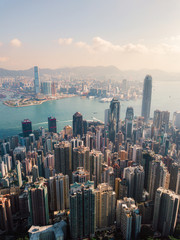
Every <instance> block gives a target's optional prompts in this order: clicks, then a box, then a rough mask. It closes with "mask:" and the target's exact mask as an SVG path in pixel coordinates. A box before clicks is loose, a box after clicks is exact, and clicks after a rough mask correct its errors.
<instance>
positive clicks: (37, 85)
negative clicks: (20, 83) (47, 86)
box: [34, 66, 40, 94]
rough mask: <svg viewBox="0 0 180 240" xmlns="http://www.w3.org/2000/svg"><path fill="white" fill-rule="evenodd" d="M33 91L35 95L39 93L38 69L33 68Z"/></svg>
mask: <svg viewBox="0 0 180 240" xmlns="http://www.w3.org/2000/svg"><path fill="white" fill-rule="evenodd" d="M34 90H35V94H38V93H40V80H39V71H38V67H37V66H35V67H34Z"/></svg>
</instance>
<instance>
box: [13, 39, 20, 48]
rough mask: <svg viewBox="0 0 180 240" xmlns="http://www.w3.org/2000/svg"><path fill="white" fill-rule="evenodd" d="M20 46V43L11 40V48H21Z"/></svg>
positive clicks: (17, 40) (16, 40)
mask: <svg viewBox="0 0 180 240" xmlns="http://www.w3.org/2000/svg"><path fill="white" fill-rule="evenodd" d="M21 45H22V42H21V41H20V40H19V39H17V38H14V39H12V40H11V46H13V47H21Z"/></svg>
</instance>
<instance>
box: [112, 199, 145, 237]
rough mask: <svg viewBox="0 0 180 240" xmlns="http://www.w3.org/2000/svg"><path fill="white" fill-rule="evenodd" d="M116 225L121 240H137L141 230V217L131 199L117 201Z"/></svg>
mask: <svg viewBox="0 0 180 240" xmlns="http://www.w3.org/2000/svg"><path fill="white" fill-rule="evenodd" d="M116 223H117V227H118V228H120V230H121V232H122V235H123V239H125V240H131V239H139V234H140V230H141V215H140V213H139V209H138V207H137V206H136V205H135V201H134V199H132V198H124V199H123V200H118V201H117V207H116Z"/></svg>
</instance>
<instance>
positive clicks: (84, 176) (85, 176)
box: [72, 167, 90, 183]
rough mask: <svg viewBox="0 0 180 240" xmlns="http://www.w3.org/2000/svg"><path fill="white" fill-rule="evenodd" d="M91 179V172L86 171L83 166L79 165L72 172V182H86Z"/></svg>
mask: <svg viewBox="0 0 180 240" xmlns="http://www.w3.org/2000/svg"><path fill="white" fill-rule="evenodd" d="M88 180H90V174H89V172H88V171H85V170H84V168H83V167H78V168H77V170H76V171H74V172H73V173H72V182H73V183H75V182H77V183H85V182H87V181H88Z"/></svg>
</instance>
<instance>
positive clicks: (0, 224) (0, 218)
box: [0, 197, 13, 233]
mask: <svg viewBox="0 0 180 240" xmlns="http://www.w3.org/2000/svg"><path fill="white" fill-rule="evenodd" d="M0 230H1V232H2V233H6V232H7V231H12V230H13V218H12V210H11V201H10V198H6V197H0Z"/></svg>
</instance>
